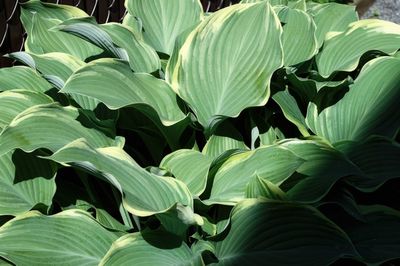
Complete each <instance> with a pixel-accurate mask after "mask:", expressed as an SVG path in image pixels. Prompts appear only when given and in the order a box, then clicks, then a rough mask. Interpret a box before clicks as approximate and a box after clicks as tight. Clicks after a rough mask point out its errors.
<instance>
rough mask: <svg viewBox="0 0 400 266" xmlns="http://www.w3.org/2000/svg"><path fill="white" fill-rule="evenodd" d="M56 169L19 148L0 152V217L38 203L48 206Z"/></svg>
mask: <svg viewBox="0 0 400 266" xmlns="http://www.w3.org/2000/svg"><path fill="white" fill-rule="evenodd" d="M56 171H57V167H56V166H55V165H54V164H53V163H49V162H48V161H45V160H43V159H39V158H37V157H36V156H34V155H32V154H26V153H24V152H22V151H21V150H17V151H15V152H9V153H6V154H3V155H1V156H0V216H1V215H18V214H21V213H23V212H26V211H29V210H30V209H32V208H33V207H34V206H36V205H38V204H44V205H45V206H50V205H51V203H52V199H53V196H54V193H55V192H56V184H55V181H54V178H55V175H56ZM0 255H1V251H0Z"/></svg>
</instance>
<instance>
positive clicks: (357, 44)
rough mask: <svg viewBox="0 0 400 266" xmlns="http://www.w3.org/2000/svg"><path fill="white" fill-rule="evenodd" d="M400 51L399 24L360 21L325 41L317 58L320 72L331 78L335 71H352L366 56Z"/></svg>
mask: <svg viewBox="0 0 400 266" xmlns="http://www.w3.org/2000/svg"><path fill="white" fill-rule="evenodd" d="M399 48H400V25H398V24H395V23H392V22H389V21H384V20H378V19H365V20H360V21H357V22H354V23H352V24H350V26H349V27H348V28H347V30H346V31H344V32H342V33H340V34H336V35H335V36H333V37H331V38H329V39H328V40H326V42H325V45H324V49H323V50H322V52H321V53H319V54H318V55H317V67H318V73H319V74H320V75H321V76H322V77H329V76H330V75H331V74H332V73H333V72H335V71H353V70H354V69H356V68H357V65H358V63H359V60H360V58H361V56H362V55H363V54H364V53H366V52H368V51H372V50H378V51H382V52H384V53H387V54H394V53H395V52H396V51H397V50H398V49H399Z"/></svg>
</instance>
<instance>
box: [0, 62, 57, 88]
mask: <svg viewBox="0 0 400 266" xmlns="http://www.w3.org/2000/svg"><path fill="white" fill-rule="evenodd" d="M51 88H52V86H51V84H50V83H48V82H47V81H46V80H45V79H43V78H42V77H41V76H40V75H39V74H38V73H37V72H35V71H34V70H32V69H30V68H28V67H24V66H15V67H7V68H1V69H0V91H7V90H15V89H23V90H28V91H41V92H45V91H48V90H50V89H51Z"/></svg>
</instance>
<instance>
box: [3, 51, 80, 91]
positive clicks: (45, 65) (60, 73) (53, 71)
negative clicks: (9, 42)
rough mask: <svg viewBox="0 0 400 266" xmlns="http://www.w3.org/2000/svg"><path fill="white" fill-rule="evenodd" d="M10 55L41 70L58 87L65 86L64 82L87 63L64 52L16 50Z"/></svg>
mask: <svg viewBox="0 0 400 266" xmlns="http://www.w3.org/2000/svg"><path fill="white" fill-rule="evenodd" d="M9 57H11V58H13V59H16V60H18V61H20V62H21V63H23V64H25V65H27V66H29V67H31V68H33V69H35V70H37V71H39V72H40V73H41V74H42V75H43V77H44V78H46V79H47V80H48V81H49V82H50V83H52V84H53V85H55V86H56V87H57V88H58V89H61V88H62V87H63V86H64V82H65V81H66V80H67V79H68V78H69V77H70V76H71V75H72V73H73V72H74V71H75V70H77V69H78V68H80V67H81V66H83V65H84V64H85V63H84V62H83V61H81V60H80V59H78V58H76V57H74V56H72V55H69V54H64V53H48V54H43V55H35V54H32V53H26V52H16V53H11V54H10V55H9Z"/></svg>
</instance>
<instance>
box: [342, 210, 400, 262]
mask: <svg viewBox="0 0 400 266" xmlns="http://www.w3.org/2000/svg"><path fill="white" fill-rule="evenodd" d="M359 209H360V211H361V213H362V215H363V216H364V218H365V220H366V222H364V223H362V222H358V223H355V224H353V225H350V226H348V225H347V226H346V228H345V231H346V232H347V234H348V235H349V237H350V238H351V240H352V241H353V243H354V246H355V247H356V249H357V250H358V252H359V254H361V256H362V259H363V261H365V262H367V263H370V265H382V264H383V262H385V261H388V260H391V259H398V258H400V253H399V250H400V230H399V226H400V212H399V211H397V210H394V209H391V208H388V207H386V206H381V205H372V206H359Z"/></svg>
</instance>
